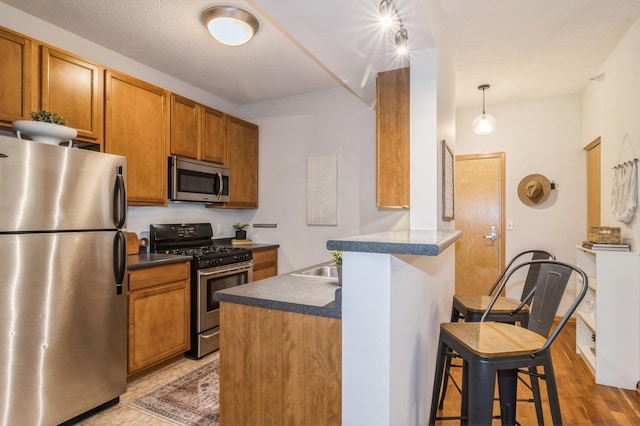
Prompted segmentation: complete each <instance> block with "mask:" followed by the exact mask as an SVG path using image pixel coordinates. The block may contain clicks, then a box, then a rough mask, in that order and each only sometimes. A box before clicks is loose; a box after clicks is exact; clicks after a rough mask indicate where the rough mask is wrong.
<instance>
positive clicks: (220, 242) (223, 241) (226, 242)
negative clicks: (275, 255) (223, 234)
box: [211, 238, 280, 250]
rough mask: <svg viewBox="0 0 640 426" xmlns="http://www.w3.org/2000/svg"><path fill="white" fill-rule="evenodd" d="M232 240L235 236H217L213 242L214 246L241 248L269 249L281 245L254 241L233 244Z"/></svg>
mask: <svg viewBox="0 0 640 426" xmlns="http://www.w3.org/2000/svg"><path fill="white" fill-rule="evenodd" d="M232 240H233V238H217V239H213V240H211V242H212V244H213V245H214V246H231V247H241V248H248V249H251V250H267V249H270V248H278V247H280V244H275V243H253V244H238V245H233V243H232V242H231V241H232Z"/></svg>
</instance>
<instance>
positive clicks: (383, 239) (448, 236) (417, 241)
mask: <svg viewBox="0 0 640 426" xmlns="http://www.w3.org/2000/svg"><path fill="white" fill-rule="evenodd" d="M461 236H462V231H415V230H414V231H412V230H405V231H389V232H379V233H375V234H366V235H358V236H355V237H346V238H338V239H335V240H329V241H327V249H329V250H342V251H353V252H364V253H387V254H414V255H420V256H437V255H439V254H440V253H442V252H443V251H444V250H445V249H446V248H447V247H449V246H450V245H452V244H453V243H454V242H455V241H456V240H457V239H458V238H460V237H461Z"/></svg>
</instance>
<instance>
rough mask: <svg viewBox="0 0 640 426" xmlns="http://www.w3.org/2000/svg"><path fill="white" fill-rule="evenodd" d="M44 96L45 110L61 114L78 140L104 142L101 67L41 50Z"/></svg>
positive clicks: (65, 55)
mask: <svg viewBox="0 0 640 426" xmlns="http://www.w3.org/2000/svg"><path fill="white" fill-rule="evenodd" d="M40 66H41V69H40V76H41V94H40V104H41V107H42V109H43V110H46V111H51V112H55V113H57V114H60V115H62V116H63V117H64V119H65V120H67V126H69V127H73V128H74V129H76V130H77V131H78V138H80V139H85V140H89V141H92V142H95V141H99V140H100V139H101V136H102V135H101V130H102V93H101V78H100V72H101V71H100V66H99V65H98V64H94V63H92V62H89V61H87V60H84V59H81V58H78V57H77V56H72V55H69V54H67V53H64V52H61V51H58V50H55V49H52V48H50V47H47V46H42V51H41V65H40Z"/></svg>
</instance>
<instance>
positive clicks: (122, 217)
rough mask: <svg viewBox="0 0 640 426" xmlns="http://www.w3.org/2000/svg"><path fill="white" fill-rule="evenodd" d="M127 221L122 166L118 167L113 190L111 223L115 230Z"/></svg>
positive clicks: (125, 192)
mask: <svg viewBox="0 0 640 426" xmlns="http://www.w3.org/2000/svg"><path fill="white" fill-rule="evenodd" d="M126 220H127V191H126V189H125V184H124V176H122V166H118V173H117V174H116V185H115V188H114V190H113V221H114V223H115V225H116V228H122V227H123V226H124V224H125V222H126Z"/></svg>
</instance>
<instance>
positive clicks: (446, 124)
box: [410, 48, 456, 230]
mask: <svg viewBox="0 0 640 426" xmlns="http://www.w3.org/2000/svg"><path fill="white" fill-rule="evenodd" d="M454 102H455V72H454V69H453V63H452V62H451V58H450V56H449V54H448V50H446V48H437V49H436V48H432V49H422V50H417V51H412V52H411V210H410V217H411V229H424V230H433V229H446V230H452V229H454V227H453V226H454V222H445V221H443V220H442V148H441V141H442V140H446V141H447V144H448V145H449V147H451V148H452V149H454V147H455V121H456V118H455V106H454Z"/></svg>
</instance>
